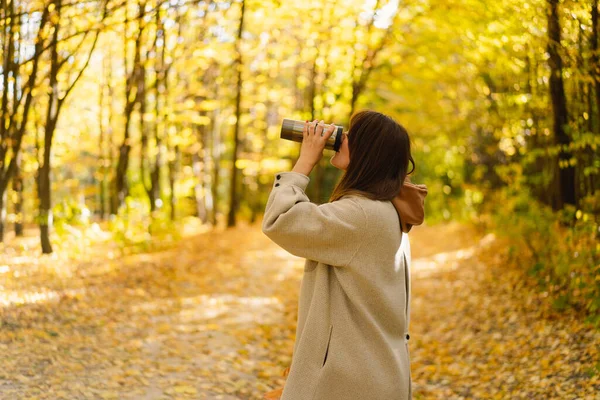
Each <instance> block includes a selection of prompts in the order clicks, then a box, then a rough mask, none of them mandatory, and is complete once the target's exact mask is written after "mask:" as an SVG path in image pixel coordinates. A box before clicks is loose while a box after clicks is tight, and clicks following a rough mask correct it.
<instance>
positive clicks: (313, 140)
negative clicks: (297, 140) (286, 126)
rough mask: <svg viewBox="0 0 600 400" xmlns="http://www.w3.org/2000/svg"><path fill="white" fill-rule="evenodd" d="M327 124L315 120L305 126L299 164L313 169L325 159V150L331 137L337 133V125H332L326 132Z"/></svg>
mask: <svg viewBox="0 0 600 400" xmlns="http://www.w3.org/2000/svg"><path fill="white" fill-rule="evenodd" d="M324 126H325V124H324V123H323V120H321V121H319V120H316V119H315V120H314V121H313V122H310V123H309V122H308V121H306V123H305V124H304V130H303V131H302V136H303V138H302V147H301V148H300V157H299V158H298V163H300V162H302V163H303V164H305V165H306V166H309V167H310V168H311V169H312V167H314V166H315V165H317V163H318V162H319V160H320V159H321V158H322V157H323V149H324V148H325V144H326V143H327V140H328V139H329V137H330V136H331V135H332V134H333V131H335V125H334V124H331V125H329V127H328V128H327V130H324Z"/></svg>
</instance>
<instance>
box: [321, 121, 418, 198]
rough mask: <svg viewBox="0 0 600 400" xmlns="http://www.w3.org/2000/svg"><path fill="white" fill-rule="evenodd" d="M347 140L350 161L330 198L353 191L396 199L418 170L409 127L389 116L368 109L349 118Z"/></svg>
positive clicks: (352, 192)
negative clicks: (404, 184)
mask: <svg viewBox="0 0 600 400" xmlns="http://www.w3.org/2000/svg"><path fill="white" fill-rule="evenodd" d="M347 140H348V149H349V151H350V162H349V164H348V168H347V169H346V171H345V172H344V175H343V176H342V178H341V179H340V181H339V182H338V184H337V185H336V187H335V188H334V190H333V193H332V194H331V196H330V198H329V201H336V200H339V199H340V198H341V197H343V196H345V195H350V194H353V195H358V196H363V197H367V198H369V199H372V200H391V199H392V198H394V197H395V196H396V195H397V194H398V193H399V192H400V189H401V188H402V184H403V183H404V179H405V178H406V175H408V174H410V173H412V172H413V171H414V170H415V161H414V160H413V158H412V155H411V154H410V138H409V137H408V132H407V131H406V129H405V128H404V127H403V126H402V125H400V124H399V123H398V122H396V121H395V120H394V119H392V118H391V117H389V116H387V115H384V114H381V113H379V112H376V111H370V110H365V111H360V112H358V113H355V114H354V115H352V117H351V118H350V127H349V128H348V134H347ZM409 162H410V163H411V164H412V170H411V171H410V172H408V163H409Z"/></svg>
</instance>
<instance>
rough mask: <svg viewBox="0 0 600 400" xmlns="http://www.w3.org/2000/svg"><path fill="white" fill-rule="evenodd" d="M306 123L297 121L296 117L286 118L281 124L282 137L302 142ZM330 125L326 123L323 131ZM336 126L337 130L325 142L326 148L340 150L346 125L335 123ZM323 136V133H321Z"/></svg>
mask: <svg viewBox="0 0 600 400" xmlns="http://www.w3.org/2000/svg"><path fill="white" fill-rule="evenodd" d="M305 123H306V121H297V120H294V119H287V118H284V120H283V124H281V134H280V137H281V138H282V139H286V140H292V141H294V142H299V143H302V139H303V138H304V136H303V134H302V132H303V131H304V124H305ZM330 125H331V124H327V125H324V126H323V132H325V131H326V130H327V129H328V128H329V126H330ZM335 127H336V128H335V130H334V131H333V133H332V134H331V136H330V137H329V139H327V142H326V143H325V148H326V149H330V150H335V151H336V152H337V151H339V150H340V146H341V145H342V132H343V131H344V127H342V126H338V125H335ZM321 136H323V135H322V134H321Z"/></svg>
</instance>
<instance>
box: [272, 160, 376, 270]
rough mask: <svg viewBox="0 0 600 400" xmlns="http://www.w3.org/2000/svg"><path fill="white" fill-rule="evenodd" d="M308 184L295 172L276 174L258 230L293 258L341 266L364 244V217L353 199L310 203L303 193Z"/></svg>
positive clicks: (363, 212)
mask: <svg viewBox="0 0 600 400" xmlns="http://www.w3.org/2000/svg"><path fill="white" fill-rule="evenodd" d="M309 181H310V178H309V177H308V176H306V175H304V174H301V173H299V172H293V171H287V172H280V173H277V174H276V176H275V183H274V185H273V189H272V190H271V194H270V195H269V199H268V200H267V206H266V209H265V214H264V217H263V222H262V231H263V233H264V234H265V235H267V236H268V237H269V238H270V239H271V240H272V241H273V242H275V243H276V244H278V245H279V246H280V247H282V248H283V249H284V250H286V251H288V252H289V253H291V254H293V255H295V256H297V257H303V258H307V259H309V260H315V261H318V262H322V263H325V264H328V265H332V266H339V267H345V266H347V265H348V264H349V263H350V261H351V260H352V259H353V258H354V255H355V254H356V253H357V252H358V250H359V248H360V245H361V243H363V242H364V240H361V239H362V237H363V235H364V234H365V232H366V224H367V215H366V213H365V211H364V209H363V208H362V206H361V205H360V204H359V203H358V202H357V201H356V200H355V199H353V198H342V199H340V200H337V201H334V202H331V203H325V204H321V205H317V204H314V203H311V201H310V199H309V198H308V196H307V195H306V193H304V190H305V189H306V186H307V185H308V182H309Z"/></svg>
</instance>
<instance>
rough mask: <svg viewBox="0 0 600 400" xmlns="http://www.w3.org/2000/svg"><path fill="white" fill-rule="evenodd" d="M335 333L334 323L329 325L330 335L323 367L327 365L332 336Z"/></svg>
mask: <svg viewBox="0 0 600 400" xmlns="http://www.w3.org/2000/svg"><path fill="white" fill-rule="evenodd" d="M332 335H333V324H332V325H331V326H330V327H329V336H328V337H327V345H326V346H325V356H324V357H323V365H321V368H323V367H324V366H325V363H326V362H327V356H328V355H329V345H330V344H331V336H332Z"/></svg>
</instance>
